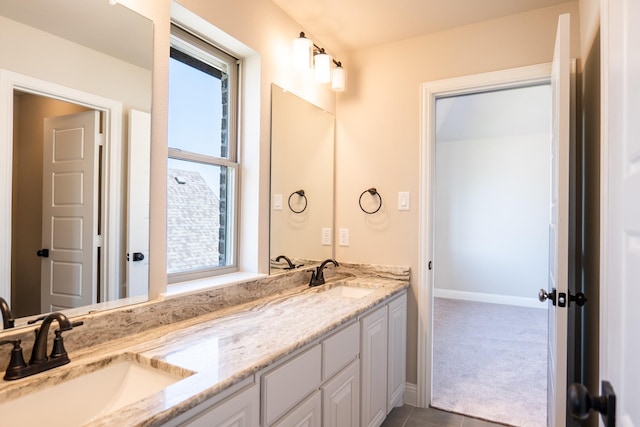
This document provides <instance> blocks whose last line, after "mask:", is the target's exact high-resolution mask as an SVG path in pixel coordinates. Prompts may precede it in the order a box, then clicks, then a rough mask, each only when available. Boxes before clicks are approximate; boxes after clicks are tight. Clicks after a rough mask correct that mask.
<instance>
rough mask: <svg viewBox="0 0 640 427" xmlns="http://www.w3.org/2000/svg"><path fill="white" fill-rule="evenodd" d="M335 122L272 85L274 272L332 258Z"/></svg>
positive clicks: (272, 236) (315, 107)
mask: <svg viewBox="0 0 640 427" xmlns="http://www.w3.org/2000/svg"><path fill="white" fill-rule="evenodd" d="M334 135H335V117H334V116H333V115H332V114H331V113H328V112H326V111H324V110H322V109H321V108H319V107H317V106H315V105H312V104H310V103H309V102H307V101H305V100H303V99H301V98H299V97H297V96H295V95H293V94H291V93H289V92H287V91H285V90H284V89H282V88H280V87H278V86H276V85H271V247H270V253H271V273H272V274H273V273H277V272H282V271H285V270H289V269H291V268H298V267H300V266H302V265H304V266H308V265H309V264H314V263H317V262H320V261H322V260H324V259H327V258H331V257H332V255H333V246H332V241H331V240H332V236H333V159H334V154H333V150H334Z"/></svg>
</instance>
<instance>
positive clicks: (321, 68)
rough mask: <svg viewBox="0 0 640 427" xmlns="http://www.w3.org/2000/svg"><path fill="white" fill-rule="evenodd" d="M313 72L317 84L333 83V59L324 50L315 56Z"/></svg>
mask: <svg viewBox="0 0 640 427" xmlns="http://www.w3.org/2000/svg"><path fill="white" fill-rule="evenodd" d="M313 72H314V74H315V76H316V82H318V83H329V82H330V81H331V57H330V56H329V55H327V54H326V53H325V51H324V49H320V51H319V52H317V53H316V54H315V55H313Z"/></svg>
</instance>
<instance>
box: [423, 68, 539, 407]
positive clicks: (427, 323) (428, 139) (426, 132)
mask: <svg viewBox="0 0 640 427" xmlns="http://www.w3.org/2000/svg"><path fill="white" fill-rule="evenodd" d="M550 75H551V64H540V65H532V66H528V67H520V68H512V69H508V70H501V71H495V72H490V73H484V74H477V75H473V76H465V77H456V78H452V79H446V80H438V81H433V82H427V83H423V84H421V85H420V102H421V111H420V188H419V194H420V207H419V245H418V259H419V260H420V261H419V266H418V296H417V298H418V384H417V401H416V406H418V407H422V408H426V407H428V406H429V404H430V403H431V372H432V354H433V353H432V341H433V338H432V337H433V330H432V325H433V322H432V319H433V317H432V316H433V314H432V313H433V284H432V271H430V270H429V268H428V264H429V260H431V259H433V258H432V251H433V242H432V234H433V233H432V229H433V208H434V202H433V196H434V191H433V171H434V168H433V162H434V152H435V126H434V123H435V101H436V99H437V98H439V97H443V96H450V95H457V94H463V93H475V92H484V91H489V90H494V89H505V88H510V87H517V86H522V85H527V84H539V83H546V82H549V80H550Z"/></svg>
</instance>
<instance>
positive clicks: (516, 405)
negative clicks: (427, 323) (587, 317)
mask: <svg viewBox="0 0 640 427" xmlns="http://www.w3.org/2000/svg"><path fill="white" fill-rule="evenodd" d="M432 406H434V407H436V408H439V409H444V410H446V411H451V412H457V413H461V414H465V415H471V416H474V417H478V418H482V419H486V420H490V421H497V422H500V423H504V424H509V425H513V426H518V427H539V426H545V425H546V414H547V310H543V309H536V308H527V307H516V306H510V305H500V304H487V303H480V302H470V301H461V300H453V299H445V298H436V299H435V303H434V340H433V393H432Z"/></svg>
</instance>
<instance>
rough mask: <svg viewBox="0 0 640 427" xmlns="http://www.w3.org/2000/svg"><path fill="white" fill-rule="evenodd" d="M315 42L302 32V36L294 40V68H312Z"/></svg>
mask: <svg viewBox="0 0 640 427" xmlns="http://www.w3.org/2000/svg"><path fill="white" fill-rule="evenodd" d="M312 48H313V42H312V41H311V40H309V39H308V38H306V37H305V36H304V33H302V32H301V33H300V37H298V38H296V39H294V40H293V61H292V62H293V68H295V69H297V70H306V69H308V68H311V52H312Z"/></svg>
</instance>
